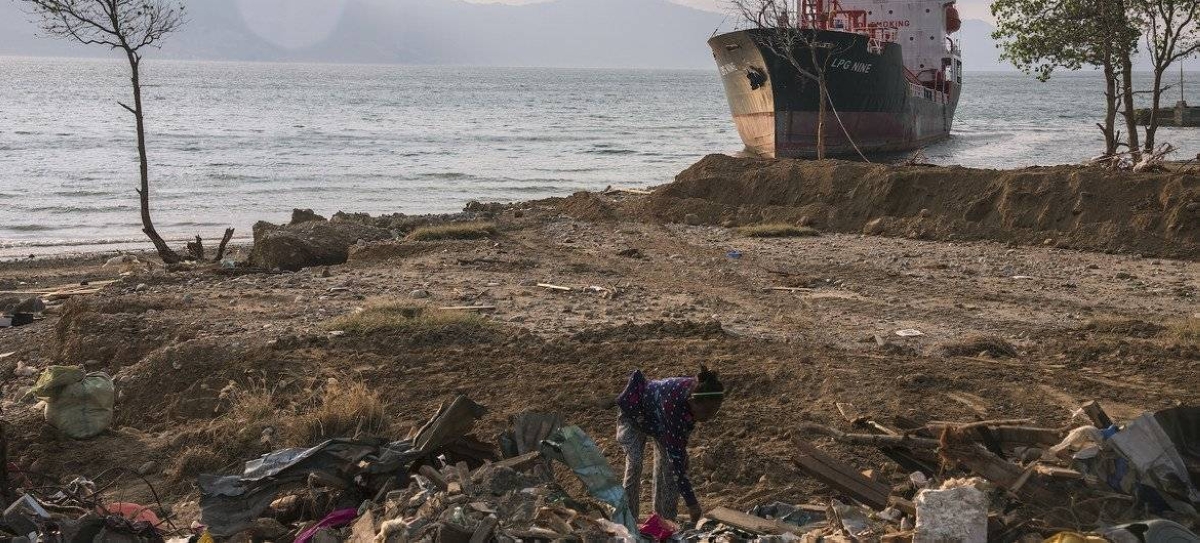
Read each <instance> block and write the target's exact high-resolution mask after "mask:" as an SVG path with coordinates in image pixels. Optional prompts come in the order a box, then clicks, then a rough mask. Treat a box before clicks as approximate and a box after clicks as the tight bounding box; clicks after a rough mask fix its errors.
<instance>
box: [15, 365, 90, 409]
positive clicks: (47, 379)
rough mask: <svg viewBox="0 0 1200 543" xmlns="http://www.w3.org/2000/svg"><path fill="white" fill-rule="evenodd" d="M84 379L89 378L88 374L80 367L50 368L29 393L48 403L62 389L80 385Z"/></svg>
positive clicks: (43, 373)
mask: <svg viewBox="0 0 1200 543" xmlns="http://www.w3.org/2000/svg"><path fill="white" fill-rule="evenodd" d="M84 377H87V372H86V371H84V369H83V368H81V367H79V366H50V367H49V368H46V370H45V371H43V372H42V374H41V375H40V376H38V380H37V382H36V383H34V384H33V389H32V390H30V391H29V393H30V394H33V395H34V396H37V399H39V400H47V401H48V400H50V399H51V398H53V397H54V396H56V395H57V394H58V392H59V389H61V388H62V387H65V386H67V385H73V384H75V383H78V382H80V381H82V380H83V378H84Z"/></svg>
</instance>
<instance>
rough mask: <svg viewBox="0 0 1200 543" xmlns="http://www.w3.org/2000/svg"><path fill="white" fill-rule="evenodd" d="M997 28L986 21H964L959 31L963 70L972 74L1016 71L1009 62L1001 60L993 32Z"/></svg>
mask: <svg viewBox="0 0 1200 543" xmlns="http://www.w3.org/2000/svg"><path fill="white" fill-rule="evenodd" d="M995 30H996V27H994V26H992V25H991V24H989V23H988V22H986V21H981V20H978V19H967V20H965V21H963V24H962V29H961V30H959V31H958V39H959V42H960V43H961V44H962V56H963V69H964V70H966V71H972V72H991V71H1001V70H1003V71H1009V70H1015V68H1013V65H1012V64H1010V63H1009V62H1007V61H1002V60H1000V49H999V48H998V47H997V45H996V40H993V39H992V32H995Z"/></svg>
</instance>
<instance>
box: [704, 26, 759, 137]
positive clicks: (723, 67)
mask: <svg viewBox="0 0 1200 543" xmlns="http://www.w3.org/2000/svg"><path fill="white" fill-rule="evenodd" d="M708 45H709V47H711V48H712V51H713V58H714V59H716V61H717V69H718V70H719V71H720V74H721V82H722V83H723V84H724V86H725V96H726V97H727V98H728V99H729V109H730V111H731V112H732V113H733V122H734V124H735V125H736V126H737V131H738V135H740V136H741V138H742V142H743V143H745V144H746V150H747V151H748V152H751V153H754V154H757V155H762V156H767V157H774V156H775V99H774V92H773V91H772V89H771V77H770V76H769V74H768V66H767V63H766V62H765V60H764V59H763V57H762V53H761V52H760V51H759V48H758V46H757V45H755V43H754V41H753V38H752V37H751V35H750V34H749V33H748V32H746V31H738V32H730V33H728V34H721V35H719V36H716V37H714V38H712V39H711V40H709V41H708Z"/></svg>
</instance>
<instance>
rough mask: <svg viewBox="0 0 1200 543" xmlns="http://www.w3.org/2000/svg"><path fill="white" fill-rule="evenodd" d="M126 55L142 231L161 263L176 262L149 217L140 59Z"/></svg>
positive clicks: (148, 179)
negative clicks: (136, 148)
mask: <svg viewBox="0 0 1200 543" xmlns="http://www.w3.org/2000/svg"><path fill="white" fill-rule="evenodd" d="M126 55H127V56H128V57H129V69H130V72H131V76H130V81H131V82H132V83H133V116H134V117H135V118H136V119H137V146H138V165H139V171H140V173H141V188H140V189H138V196H139V198H140V200H141V208H142V232H144V233H145V234H146V236H147V237H149V238H150V242H151V243H153V244H154V248H155V249H157V250H158V256H159V257H160V258H162V261H163V263H166V264H176V263H178V262H179V261H180V260H181V259H180V258H179V255H178V254H176V253H175V251H173V250H171V248H170V247H168V246H167V242H165V241H163V239H162V236H160V235H158V231H157V230H155V229H154V221H153V220H151V219H150V162H149V159H148V158H147V157H146V124H145V120H144V117H143V110H142V83H141V78H140V75H141V74H140V73H139V69H140V63H141V59H139V58H138V56H137V54H136V53H134V52H133V51H128V50H127V51H126Z"/></svg>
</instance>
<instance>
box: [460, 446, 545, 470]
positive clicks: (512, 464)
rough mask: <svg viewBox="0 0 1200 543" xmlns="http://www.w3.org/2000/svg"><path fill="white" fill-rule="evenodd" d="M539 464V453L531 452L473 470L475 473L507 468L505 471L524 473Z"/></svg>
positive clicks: (540, 459)
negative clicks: (489, 469)
mask: <svg viewBox="0 0 1200 543" xmlns="http://www.w3.org/2000/svg"><path fill="white" fill-rule="evenodd" d="M541 462H542V453H541V451H533V452H530V453H525V454H522V455H521V456H514V457H512V458H505V459H504V460H501V461H499V462H493V463H491V464H488V465H486V466H484V467H482V468H479V469H478V470H475V471H476V472H479V471H480V470H485V469H488V468H492V469H496V468H507V469H511V470H515V471H525V470H527V469H529V468H531V467H533V466H536V465H538V464H540V463H541Z"/></svg>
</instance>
